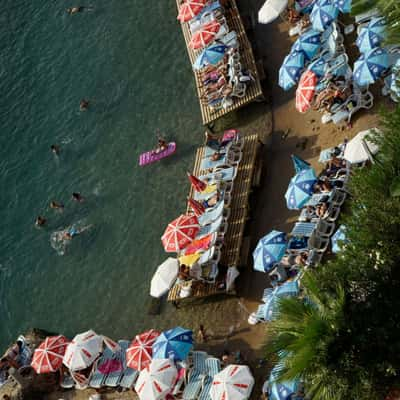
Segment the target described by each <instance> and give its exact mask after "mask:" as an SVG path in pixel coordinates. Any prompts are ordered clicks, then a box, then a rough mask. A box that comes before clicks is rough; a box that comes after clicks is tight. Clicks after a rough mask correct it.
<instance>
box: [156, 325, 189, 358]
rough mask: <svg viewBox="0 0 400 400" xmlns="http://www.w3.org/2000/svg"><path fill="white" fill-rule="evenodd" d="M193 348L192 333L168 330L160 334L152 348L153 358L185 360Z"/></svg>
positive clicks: (179, 329) (176, 329)
mask: <svg viewBox="0 0 400 400" xmlns="http://www.w3.org/2000/svg"><path fill="white" fill-rule="evenodd" d="M192 347H193V332H192V331H191V330H189V329H184V328H181V327H180V326H177V327H176V328H172V329H169V330H167V331H164V332H162V333H161V335H160V336H159V337H158V338H157V339H156V341H155V342H154V344H153V346H152V350H153V358H173V359H174V360H185V359H186V357H187V356H188V354H189V351H190V350H191V349H192Z"/></svg>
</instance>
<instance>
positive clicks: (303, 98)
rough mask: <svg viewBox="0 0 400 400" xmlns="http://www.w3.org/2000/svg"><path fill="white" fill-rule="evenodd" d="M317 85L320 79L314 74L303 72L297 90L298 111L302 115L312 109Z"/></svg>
mask: <svg viewBox="0 0 400 400" xmlns="http://www.w3.org/2000/svg"><path fill="white" fill-rule="evenodd" d="M317 84H318V77H317V75H316V74H315V73H314V72H312V71H305V72H303V74H302V75H301V78H300V82H299V86H298V87H297V90H296V109H297V110H298V111H300V112H301V113H305V112H306V111H307V110H308V109H309V108H310V107H311V103H312V101H313V99H314V95H315V91H316V87H317Z"/></svg>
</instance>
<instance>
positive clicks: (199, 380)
mask: <svg viewBox="0 0 400 400" xmlns="http://www.w3.org/2000/svg"><path fill="white" fill-rule="evenodd" d="M192 357H193V368H191V370H190V371H189V378H188V382H187V384H186V386H185V389H184V391H183V394H182V398H183V400H195V399H197V397H198V395H199V393H200V391H201V388H202V386H203V380H204V377H205V376H206V373H207V369H206V363H205V362H206V359H207V357H208V354H207V353H206V352H204V351H194V352H193V353H192Z"/></svg>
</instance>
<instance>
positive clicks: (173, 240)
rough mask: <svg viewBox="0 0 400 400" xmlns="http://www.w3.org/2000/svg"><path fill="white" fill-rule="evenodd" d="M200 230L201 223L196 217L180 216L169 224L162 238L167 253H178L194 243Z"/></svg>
mask: <svg viewBox="0 0 400 400" xmlns="http://www.w3.org/2000/svg"><path fill="white" fill-rule="evenodd" d="M199 230H200V226H199V221H198V219H197V217H196V216H195V215H190V214H182V215H180V216H179V217H178V218H176V219H174V220H173V221H172V222H170V223H169V224H168V226H167V229H166V230H165V232H164V234H163V235H162V237H161V241H162V244H163V246H164V250H165V251H166V252H167V253H178V252H179V251H180V250H182V249H184V248H185V247H186V246H187V245H188V244H189V243H191V242H192V241H193V239H194V237H195V236H196V234H197V232H198V231H199Z"/></svg>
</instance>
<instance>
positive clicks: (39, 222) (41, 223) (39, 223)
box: [35, 215, 46, 226]
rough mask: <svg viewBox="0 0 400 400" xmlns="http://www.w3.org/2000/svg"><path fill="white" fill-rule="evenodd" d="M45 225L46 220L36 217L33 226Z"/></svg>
mask: <svg viewBox="0 0 400 400" xmlns="http://www.w3.org/2000/svg"><path fill="white" fill-rule="evenodd" d="M45 224H46V218H44V217H42V216H40V215H39V216H38V217H37V218H36V221H35V225H36V226H43V225H45Z"/></svg>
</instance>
